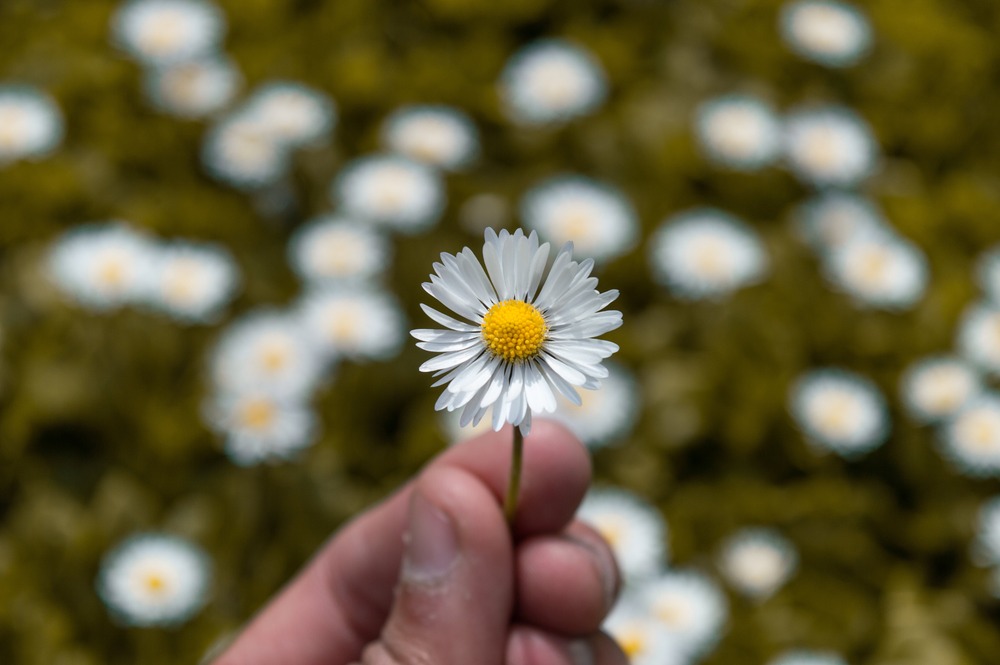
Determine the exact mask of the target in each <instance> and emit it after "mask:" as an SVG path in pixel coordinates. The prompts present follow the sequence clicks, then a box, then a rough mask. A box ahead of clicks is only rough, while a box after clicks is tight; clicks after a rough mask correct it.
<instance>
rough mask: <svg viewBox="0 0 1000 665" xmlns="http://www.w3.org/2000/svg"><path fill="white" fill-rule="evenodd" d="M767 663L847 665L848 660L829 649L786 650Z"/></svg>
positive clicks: (782, 664) (774, 664) (781, 664)
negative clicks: (828, 650)
mask: <svg viewBox="0 0 1000 665" xmlns="http://www.w3.org/2000/svg"><path fill="white" fill-rule="evenodd" d="M767 665H847V661H846V660H844V659H843V658H841V657H840V656H838V655H837V654H835V653H830V652H827V651H786V652H785V653H783V654H781V655H780V656H778V657H777V658H775V659H773V660H771V661H770V662H769V663H768V664H767Z"/></svg>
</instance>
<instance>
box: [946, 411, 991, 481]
mask: <svg viewBox="0 0 1000 665" xmlns="http://www.w3.org/2000/svg"><path fill="white" fill-rule="evenodd" d="M941 444H942V447H943V450H944V454H945V455H946V456H947V457H948V458H950V459H951V461H952V462H953V463H954V465H955V466H956V467H958V469H959V470H960V471H961V472H963V473H964V474H966V475H969V476H989V477H997V476H1000V396H997V395H995V394H991V393H985V394H982V395H979V396H978V397H976V398H975V399H973V400H971V401H970V402H968V403H967V404H966V405H965V406H964V407H962V409H961V410H960V411H959V412H958V413H957V414H956V415H955V417H954V418H952V419H951V420H949V421H948V422H947V423H946V424H945V427H944V428H943V430H942V432H941Z"/></svg>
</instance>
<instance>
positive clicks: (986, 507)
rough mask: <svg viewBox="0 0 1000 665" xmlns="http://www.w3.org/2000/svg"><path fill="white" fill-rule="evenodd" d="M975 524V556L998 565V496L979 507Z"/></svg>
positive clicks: (999, 529) (999, 557)
mask: <svg viewBox="0 0 1000 665" xmlns="http://www.w3.org/2000/svg"><path fill="white" fill-rule="evenodd" d="M976 526H977V528H976V540H975V545H974V547H975V550H976V554H977V558H978V559H980V561H981V562H982V563H983V564H985V565H990V566H1000V496H995V497H993V498H992V499H990V500H989V501H987V502H985V503H984V504H983V505H982V506H981V507H980V508H979V515H978V520H977V524H976Z"/></svg>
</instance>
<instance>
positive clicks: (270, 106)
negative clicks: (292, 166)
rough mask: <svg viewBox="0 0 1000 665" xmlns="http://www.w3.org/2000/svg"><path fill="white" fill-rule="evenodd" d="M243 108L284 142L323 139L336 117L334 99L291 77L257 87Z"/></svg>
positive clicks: (267, 130)
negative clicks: (289, 79) (288, 79)
mask: <svg viewBox="0 0 1000 665" xmlns="http://www.w3.org/2000/svg"><path fill="white" fill-rule="evenodd" d="M243 112H244V113H246V114H247V117H249V118H250V119H252V120H253V121H254V122H255V123H256V124H257V125H258V126H260V127H261V128H262V129H263V131H264V132H266V133H267V134H268V135H269V136H270V137H271V138H272V139H274V140H276V141H278V142H280V143H283V144H284V145H287V146H301V145H306V144H309V143H314V142H316V141H318V140H320V139H322V138H323V137H325V136H326V135H328V134H329V133H330V130H331V129H333V125H334V123H335V122H336V120H337V109H336V106H335V105H334V103H333V100H331V99H330V98H329V97H328V96H326V95H324V94H323V93H321V92H319V91H317V90H314V89H312V88H310V87H308V86H306V85H303V84H301V83H297V82H294V81H275V82H271V83H268V84H265V85H263V86H261V87H259V88H257V90H256V91H255V92H254V93H253V95H252V96H251V97H250V99H249V100H247V102H246V105H245V106H244V110H243Z"/></svg>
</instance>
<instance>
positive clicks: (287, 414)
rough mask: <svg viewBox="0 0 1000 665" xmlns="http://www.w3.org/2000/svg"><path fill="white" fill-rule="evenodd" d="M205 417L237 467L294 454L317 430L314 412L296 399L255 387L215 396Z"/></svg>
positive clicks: (308, 441) (307, 444)
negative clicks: (222, 440) (221, 436)
mask: <svg viewBox="0 0 1000 665" xmlns="http://www.w3.org/2000/svg"><path fill="white" fill-rule="evenodd" d="M205 417H206V420H207V421H208V424H209V425H210V426H211V427H212V429H214V430H215V431H216V432H218V433H219V434H221V435H223V436H224V437H225V450H226V454H227V455H228V456H229V458H230V459H231V460H232V461H233V462H234V463H235V464H238V465H240V466H252V465H255V464H260V463H261V462H271V461H277V460H283V459H289V458H291V457H294V456H295V455H296V454H297V453H298V452H299V451H301V450H302V449H304V448H307V447H309V446H310V445H312V444H313V442H314V441H315V439H316V434H317V431H318V423H317V420H316V415H315V414H314V413H313V412H312V410H311V409H310V408H309V407H308V406H307V405H305V404H304V403H302V402H301V401H299V400H298V399H295V398H287V397H284V398H283V397H277V396H275V395H272V394H269V393H268V392H267V391H262V390H254V389H251V390H249V391H247V392H242V393H235V394H225V395H222V396H218V397H216V398H215V399H213V400H212V401H211V402H210V403H209V404H208V405H207V406H206V408H205Z"/></svg>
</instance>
